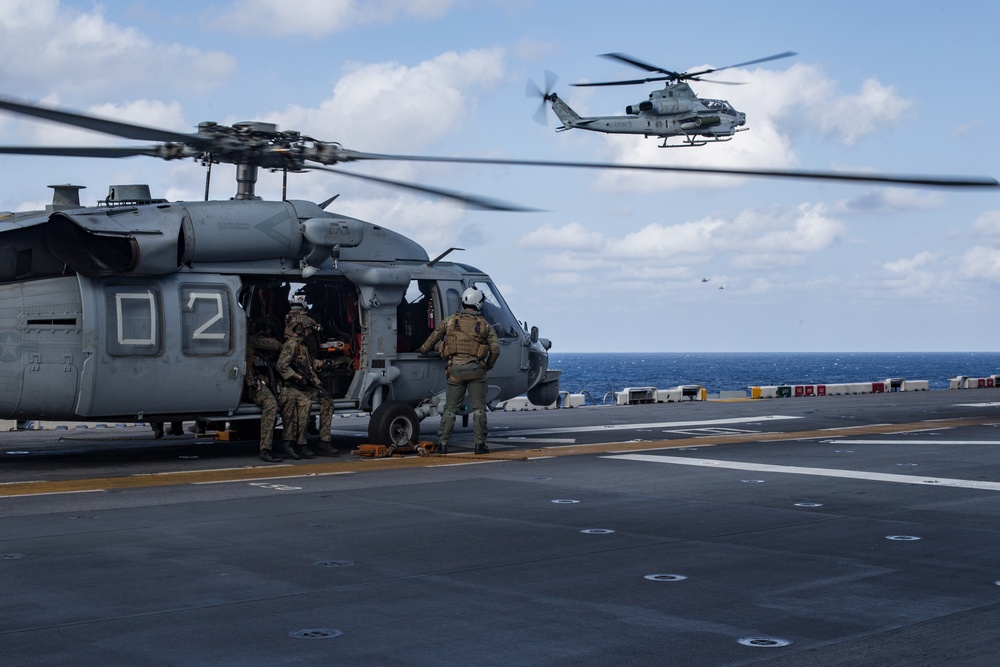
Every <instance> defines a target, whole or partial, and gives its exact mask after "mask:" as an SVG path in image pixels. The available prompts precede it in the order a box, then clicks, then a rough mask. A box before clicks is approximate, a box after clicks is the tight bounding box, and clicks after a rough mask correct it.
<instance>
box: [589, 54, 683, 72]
mask: <svg viewBox="0 0 1000 667" xmlns="http://www.w3.org/2000/svg"><path fill="white" fill-rule="evenodd" d="M601 57H602V58H607V59H608V60H617V61H618V62H622V63H625V64H626V65H632V66H633V67H638V68H639V69H644V70H646V71H647V72H659V73H661V74H666V75H668V76H671V77H679V76H683V75H682V74H681V73H680V72H674V71H672V70H669V69H663V68H662V67H657V66H656V65H651V64H650V63H647V62H643V61H642V60H639V59H638V58H633V57H632V56H630V55H627V54H625V53H602V54H601Z"/></svg>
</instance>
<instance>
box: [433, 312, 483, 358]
mask: <svg viewBox="0 0 1000 667" xmlns="http://www.w3.org/2000/svg"><path fill="white" fill-rule="evenodd" d="M488 326H489V325H488V324H487V322H486V320H485V319H483V317H482V316H481V315H475V314H473V313H461V312H460V313H456V314H455V315H452V317H451V321H450V322H449V323H448V328H447V329H446V330H445V337H444V344H443V345H442V346H441V356H442V357H444V358H446V359H448V358H450V357H453V356H455V355H456V354H467V355H469V356H471V357H475V358H477V359H479V360H484V359H486V358H487V357H489V355H490V346H489V345H488V342H489V336H488V335H487V333H486V328H487V327H488Z"/></svg>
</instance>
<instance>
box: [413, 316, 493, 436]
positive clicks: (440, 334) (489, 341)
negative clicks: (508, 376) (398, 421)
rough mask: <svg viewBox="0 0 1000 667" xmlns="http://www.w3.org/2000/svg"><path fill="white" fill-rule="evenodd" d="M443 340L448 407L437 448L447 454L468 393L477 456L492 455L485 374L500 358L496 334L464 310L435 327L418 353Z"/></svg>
mask: <svg viewBox="0 0 1000 667" xmlns="http://www.w3.org/2000/svg"><path fill="white" fill-rule="evenodd" d="M442 338H443V339H444V344H443V345H442V346H441V356H442V357H444V358H445V359H446V360H447V364H446V365H445V406H444V412H443V413H442V414H441V425H440V426H439V427H438V444H439V445H440V449H441V452H442V453H447V451H448V440H449V439H450V438H451V434H452V431H453V430H454V428H455V415H456V414H457V413H458V411H459V410H461V408H462V401H463V400H464V399H465V394H466V391H468V394H469V407H471V408H472V433H473V439H474V442H475V448H476V449H475V451H476V453H477V454H480V453H486V452H488V451H489V449H487V447H486V436H487V433H488V431H489V429H488V427H487V424H486V391H487V387H488V385H487V382H486V374H487V372H488V371H489V370H491V369H492V368H493V366H494V365H495V364H496V362H497V358H498V357H499V356H500V342H499V341H498V340H497V332H496V330H494V329H493V326H492V325H491V324H490V323H489V322H487V321H486V318H484V317H483V316H482V315H480V314H479V312H478V311H476V310H475V309H473V308H463V309H462V310H460V311H458V312H457V313H455V314H454V315H452V316H451V317H448V318H446V319H445V320H444V321H443V322H441V323H440V324H438V325H437V327H435V329H434V331H433V332H432V333H431V335H430V336H429V337H428V338H427V340H426V341H424V344H423V345H421V346H420V349H419V350H418V351H419V352H420V354H427V353H428V352H430V351H431V350H432V349H433V348H434V346H435V345H437V343H438V341H440V340H441V339H442Z"/></svg>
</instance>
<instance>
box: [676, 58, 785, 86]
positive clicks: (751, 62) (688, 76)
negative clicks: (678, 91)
mask: <svg viewBox="0 0 1000 667" xmlns="http://www.w3.org/2000/svg"><path fill="white" fill-rule="evenodd" d="M797 55H799V54H798V53H796V52H795V51H785V52H784V53H776V54H774V55H773V56H767V57H765V58H757V59H756V60H748V61H746V62H745V63H737V64H735V65H726V66H725V67H715V68H712V69H705V70H701V71H700V72H684V74H683V75H682V76H683V77H684V78H685V79H692V78H694V77H696V76H702V75H704V74H711V73H712V72H721V71H722V70H724V69H732V68H734V67H746V66H747V65H756V64H757V63H766V62H770V61H772V60H779V59H781V58H791V57H792V56H797ZM695 80H697V79H695ZM712 83H720V82H719V81H713V82H712Z"/></svg>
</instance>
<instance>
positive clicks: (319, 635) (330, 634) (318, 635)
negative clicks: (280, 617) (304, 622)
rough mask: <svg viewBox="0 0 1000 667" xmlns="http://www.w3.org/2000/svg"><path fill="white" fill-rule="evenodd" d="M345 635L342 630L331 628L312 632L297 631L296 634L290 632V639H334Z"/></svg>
mask: <svg viewBox="0 0 1000 667" xmlns="http://www.w3.org/2000/svg"><path fill="white" fill-rule="evenodd" d="M342 634H344V633H343V632H341V631H340V630H333V629H331V628H313V629H310V630H296V631H295V632H289V633H288V636H289V637H294V638H296V639H333V638H334V637H339V636H340V635H342Z"/></svg>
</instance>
